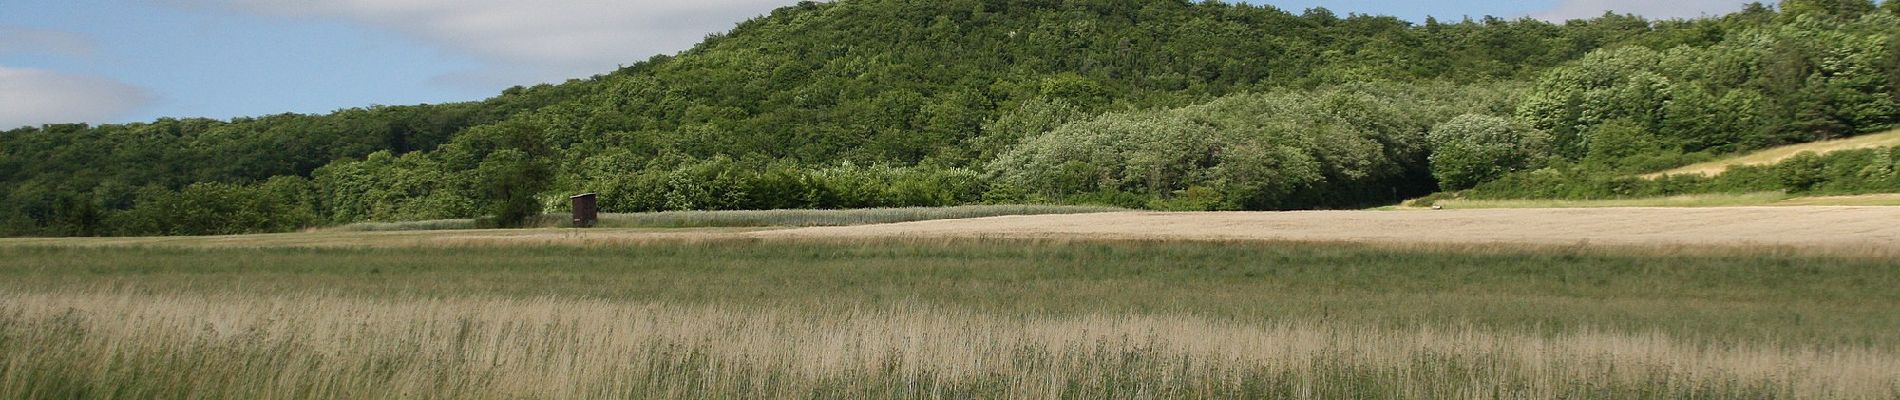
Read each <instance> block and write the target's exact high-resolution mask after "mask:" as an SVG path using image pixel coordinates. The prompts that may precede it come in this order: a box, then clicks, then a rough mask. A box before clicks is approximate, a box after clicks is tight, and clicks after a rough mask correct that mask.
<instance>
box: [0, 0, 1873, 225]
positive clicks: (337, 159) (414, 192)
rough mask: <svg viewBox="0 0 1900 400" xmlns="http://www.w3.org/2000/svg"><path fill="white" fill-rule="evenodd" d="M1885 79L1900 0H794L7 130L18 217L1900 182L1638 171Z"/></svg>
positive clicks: (237, 216)
mask: <svg viewBox="0 0 1900 400" xmlns="http://www.w3.org/2000/svg"><path fill="white" fill-rule="evenodd" d="M1896 82H1900V2H1888V3H1886V4H1875V3H1873V2H1871V1H1869V0H1787V1H1784V2H1782V3H1781V4H1779V5H1776V6H1768V5H1762V4H1755V5H1751V6H1749V7H1747V8H1746V9H1745V10H1743V11H1740V12H1737V13H1734V14H1730V15H1726V16H1720V17H1710V18H1700V19H1691V20H1664V21H1651V20H1645V19H1643V18H1639V17H1635V16H1628V15H1615V14H1606V15H1604V16H1602V17H1598V18H1594V19H1588V20H1577V21H1569V22H1565V23H1549V22H1544V21H1539V20H1533V19H1514V20H1507V19H1500V18H1483V19H1467V20H1461V21H1439V20H1435V19H1427V20H1426V21H1422V22H1416V23H1415V22H1409V21H1403V20H1400V19H1397V18H1392V17H1380V16H1368V15H1343V16H1342V15H1337V14H1335V13H1333V12H1330V11H1327V10H1325V9H1312V10H1305V11H1304V12H1300V13H1297V14H1296V13H1291V12H1287V11H1283V10H1279V9H1276V8H1273V7H1268V6H1257V5H1246V4H1226V3H1220V2H1189V1H1185V0H1183V1H1153V0H947V1H921V0H840V1H834V2H829V3H822V4H821V3H810V2H807V3H801V4H798V5H795V6H790V7H785V8H781V9H779V10H776V11H773V12H772V13H771V14H769V15H766V16H762V17H760V18H756V19H753V20H750V21H746V22H744V23H741V24H739V25H738V26H737V27H735V28H734V29H733V30H731V31H730V32H727V33H723V34H718V35H713V36H710V37H708V38H707V39H706V40H705V41H704V42H702V43H701V44H699V45H698V46H696V47H694V48H692V49H690V50H687V51H684V52H682V53H680V54H677V55H670V56H656V57H653V58H650V59H647V60H646V61H642V62H638V63H634V64H633V65H631V66H628V67H625V68H622V69H620V70H618V71H613V72H611V73H607V74H603V75H598V76H594V77H590V78H586V79H577V80H572V81H568V82H566V83H563V84H558V85H540V86H535V87H517V88H512V89H509V90H507V91H504V92H503V93H501V94H500V95H499V96H496V97H494V98H491V99H488V100H484V101H480V102H470V103H459V104H442V105H420V106H399V107H372V108H364V109H350V110H342V111H338V112H335V113H332V114H328V115H295V114H286V115H276V116H265V117H257V118H239V119H235V120H231V121H217V120H207V119H162V120H158V121H154V122H151V123H137V124H124V125H102V126H86V125H48V126H42V127H26V128H19V129H14V130H10V131H5V132H0V198H3V199H4V200H3V201H0V235H11V236H24V235H49V236H57V235H79V236H90V235H148V234H179V235H189V234H226V233H244V232H269V231H288V230H296V229H301V228H307V227H317V226H327V225H334V224H343V223H351V222H362V221H398V220H422V219H442V218H481V219H482V221H484V222H485V223H487V224H490V225H494V226H510V225H512V224H516V223H519V221H522V220H523V219H524V218H525V217H527V216H532V215H536V214H539V213H541V212H543V211H547V210H558V209H559V207H562V204H561V203H562V201H563V200H565V198H566V195H568V194H574V193H580V192H599V193H601V194H602V197H601V201H602V206H603V207H604V208H605V209H606V210H607V211H613V212H639V211H656V210H688V209H694V210H704V209H782V208H855V207H883V206H940V205H954V204H971V203H1091V204H1109V205H1119V206H1127V207H1141V208H1152V209H1167V210H1242V209H1244V210H1285V209H1312V208H1346V207H1358V206H1366V205H1376V204H1390V203H1393V202H1395V201H1398V200H1399V199H1404V198H1411V197H1417V196H1423V195H1428V194H1432V193H1437V192H1450V193H1456V195H1459V196H1472V197H1492V198H1506V197H1542V198H1605V197H1619V196H1641V195H1663V194H1681V193H1699V192H1718V191H1759V190H1789V191H1796V192H1839V193H1848V192H1870V191H1900V173H1896V172H1895V170H1896V168H1897V165H1896V162H1900V152H1895V151H1891V150H1885V149H1883V150H1866V151H1858V152H1846V153H1839V154H1831V155H1829V156H1826V157H1802V158H1799V159H1796V160H1795V161H1791V162H1789V163H1786V164H1785V165H1779V166H1771V167H1755V168H1742V169H1738V170H1735V171H1732V172H1730V173H1728V174H1724V175H1720V176H1715V177H1671V178H1666V179H1645V178H1641V177H1640V176H1641V175H1642V174H1644V173H1647V172H1653V171H1658V170H1662V169H1667V168H1671V167H1675V166H1680V165H1684V164H1688V163H1693V162H1697V161H1702V160H1708V159H1712V158H1716V157H1720V156H1724V155H1729V154H1734V153H1737V152H1743V151H1748V150H1753V149H1761V148H1765V147H1771V146H1777V145H1783V144H1790V143H1801V142H1810V141H1817V140H1826V139H1833V138H1841V137H1849V136H1853V135H1858V134H1862V133H1868V132H1875V131H1881V130H1886V129H1890V128H1891V127H1892V126H1894V124H1895V123H1896V122H1900V90H1896V88H1895V83H1896ZM1444 195H1449V194H1440V196H1444Z"/></svg>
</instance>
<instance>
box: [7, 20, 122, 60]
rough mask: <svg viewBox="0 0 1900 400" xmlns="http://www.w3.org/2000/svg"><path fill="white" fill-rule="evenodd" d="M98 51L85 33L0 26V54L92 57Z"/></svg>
mask: <svg viewBox="0 0 1900 400" xmlns="http://www.w3.org/2000/svg"><path fill="white" fill-rule="evenodd" d="M97 52H98V49H97V48H96V47H95V46H94V45H93V41H92V40H91V39H88V38H86V36H85V35H80V34H77V33H72V32H62V31H54V30H46V29H34V28H24V27H12V26H0V55H9V54H44V55H53V56H60V57H69V58H78V59H85V58H92V56H93V55H94V54H95V53H97Z"/></svg>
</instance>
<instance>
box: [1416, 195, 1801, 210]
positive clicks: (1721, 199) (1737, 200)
mask: <svg viewBox="0 0 1900 400" xmlns="http://www.w3.org/2000/svg"><path fill="white" fill-rule="evenodd" d="M1791 198H1792V197H1791V196H1789V195H1787V194H1785V193H1781V192H1763V193H1748V194H1732V193H1711V194H1693V195H1685V196H1672V197H1651V198H1640V199H1612V200H1545V199H1524V200H1472V199H1447V200H1437V201H1433V202H1432V203H1431V204H1423V203H1419V202H1408V203H1406V205H1405V207H1401V208H1397V209H1409V210H1418V209H1426V208H1430V207H1432V206H1437V207H1442V208H1444V209H1447V210H1476V209H1495V208H1625V207H1741V206H1768V205H1776V204H1778V203H1780V202H1783V201H1787V200H1790V199H1791ZM1812 203H1813V204H1805V205H1814V206H1823V205H1837V204H1828V203H1827V202H1824V201H1815V202H1812Z"/></svg>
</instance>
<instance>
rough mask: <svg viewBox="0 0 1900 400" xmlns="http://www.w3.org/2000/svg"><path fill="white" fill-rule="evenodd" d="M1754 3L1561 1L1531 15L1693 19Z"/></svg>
mask: <svg viewBox="0 0 1900 400" xmlns="http://www.w3.org/2000/svg"><path fill="white" fill-rule="evenodd" d="M1756 1H1759V0H1666V1H1657V0H1564V1H1563V2H1561V3H1559V4H1558V5H1557V6H1556V7H1553V8H1551V9H1549V10H1545V11H1542V12H1538V13H1535V14H1532V15H1531V16H1532V17H1534V18H1538V19H1542V20H1547V21H1563V20H1570V19H1577V18H1593V17H1597V16H1601V15H1603V13H1604V12H1606V11H1611V12H1616V13H1618V14H1636V15H1641V16H1644V17H1649V18H1655V19H1664V18H1694V17H1701V16H1710V15H1721V14H1726V13H1730V12H1734V11H1736V10H1740V9H1742V6H1745V5H1747V4H1748V3H1752V2H1756Z"/></svg>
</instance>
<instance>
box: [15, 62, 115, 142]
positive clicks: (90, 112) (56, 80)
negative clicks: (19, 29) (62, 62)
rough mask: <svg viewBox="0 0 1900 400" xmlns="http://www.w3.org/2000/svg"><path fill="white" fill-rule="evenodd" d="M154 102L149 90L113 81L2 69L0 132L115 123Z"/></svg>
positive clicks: (31, 70)
mask: <svg viewBox="0 0 1900 400" xmlns="http://www.w3.org/2000/svg"><path fill="white" fill-rule="evenodd" d="M151 102H152V95H151V94H150V93H148V92H147V91H146V90H145V89H141V88H138V87H136V86H132V85H128V84H125V83H123V82H119V81H115V80H112V79H107V78H101V77H94V76H84V75H73V74H65V73H60V72H54V71H47V70H39V69H30V68H11V67H6V66H0V129H12V128H17V127H22V126H34V125H39V124H53V123H74V122H111V121H110V120H111V119H114V118H120V117H124V116H125V115H126V114H128V113H131V112H133V111H135V110H138V109H139V108H140V107H144V106H146V105H148V104H150V103H151Z"/></svg>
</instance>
